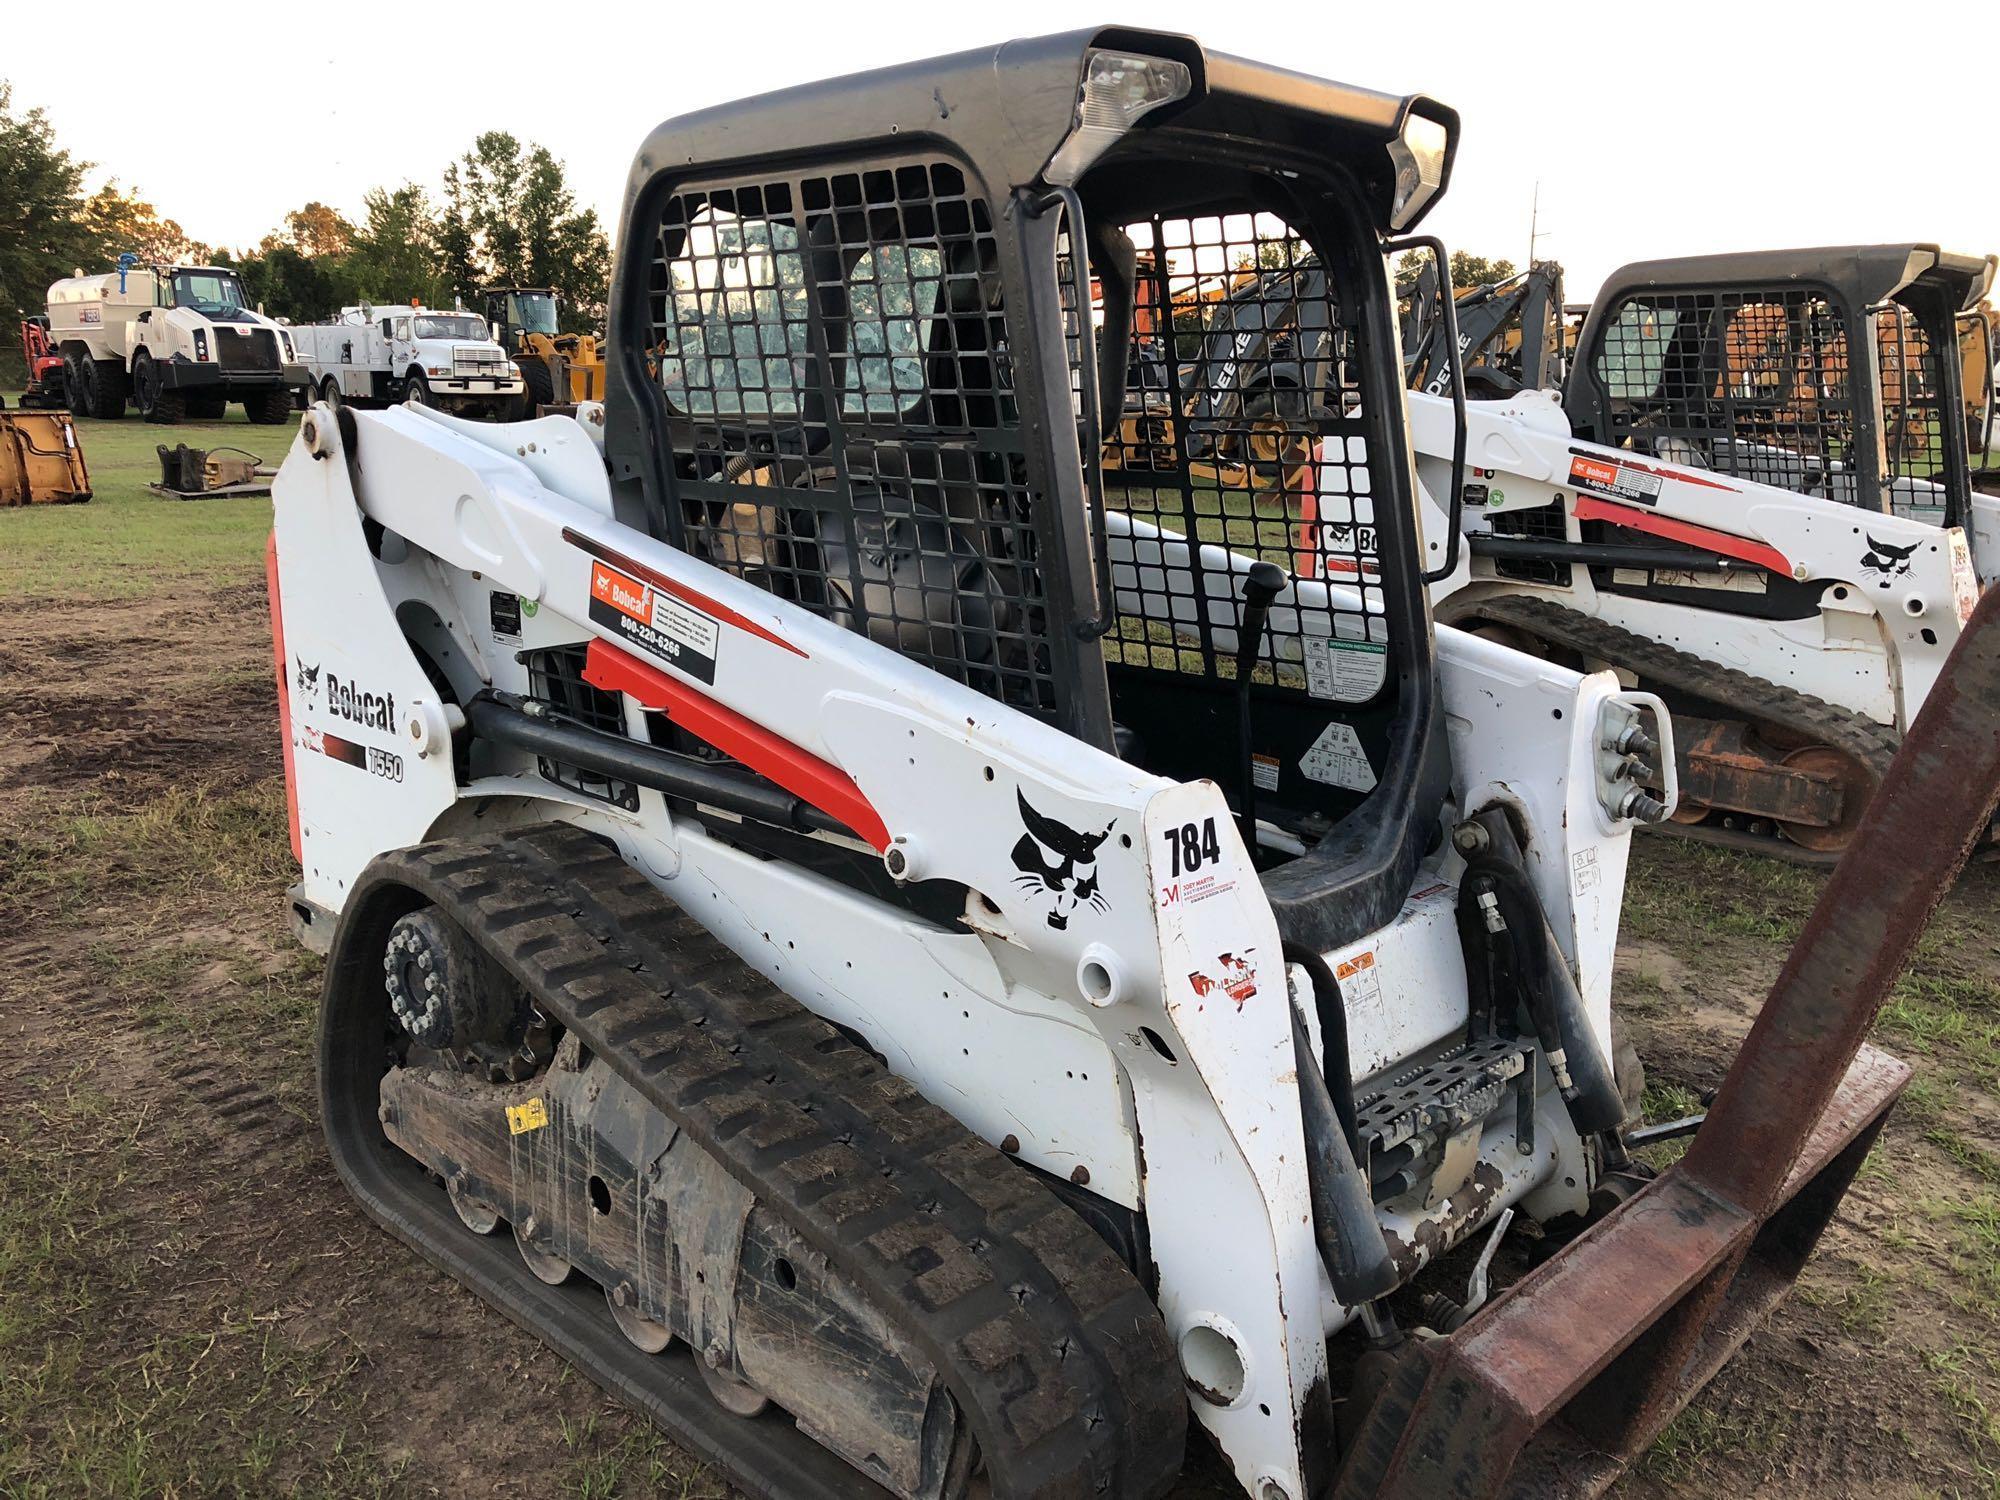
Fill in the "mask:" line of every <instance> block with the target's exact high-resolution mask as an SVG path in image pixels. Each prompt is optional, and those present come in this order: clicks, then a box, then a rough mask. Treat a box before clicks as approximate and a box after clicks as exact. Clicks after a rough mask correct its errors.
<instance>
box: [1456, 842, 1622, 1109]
mask: <svg viewBox="0 0 2000 1500" xmlns="http://www.w3.org/2000/svg"><path fill="white" fill-rule="evenodd" d="M1511 843H1512V839H1511V836H1509V837H1508V839H1507V844H1509V845H1511ZM1458 927H1459V935H1460V938H1461V940H1462V941H1463V942H1464V944H1465V947H1466V955H1465V957H1466V972H1467V976H1468V979H1469V980H1470V982H1471V984H1472V987H1473V990H1474V995H1473V1000H1474V1004H1475V1009H1476V1008H1477V1007H1478V1005H1479V1004H1481V1003H1482V1002H1483V1003H1487V1004H1492V1003H1494V1002H1495V1001H1496V1000H1497V998H1498V997H1496V996H1493V995H1491V994H1486V995H1481V994H1480V993H1479V991H1480V989H1481V988H1482V987H1483V985H1484V984H1485V983H1486V982H1487V981H1486V969H1485V965H1484V964H1483V963H1481V962H1480V961H1479V960H1480V959H1481V958H1482V957H1483V955H1484V954H1486V953H1487V952H1489V951H1490V950H1491V949H1492V948H1494V947H1501V951H1502V955H1503V956H1504V957H1505V958H1506V959H1507V960H1509V962H1508V963H1507V965H1506V968H1507V969H1509V970H1511V972H1512V974H1513V976H1514V979H1515V982H1516V984H1517V985H1518V986H1519V988H1520V991H1521V995H1520V998H1521V1000H1522V1001H1523V1003H1525V1005H1526V1006H1527V1010H1528V1015H1529V1019H1530V1020H1531V1021H1532V1022H1533V1025H1534V1028H1535V1035H1536V1037H1537V1038H1538V1039H1539V1041H1540V1043H1541V1047H1542V1053H1543V1056H1544V1057H1545V1058H1547V1060H1548V1063H1549V1067H1550V1070H1551V1071H1552V1072H1553V1073H1554V1074H1555V1077H1556V1083H1557V1086H1558V1087H1559V1088H1560V1090H1561V1092H1562V1098H1563V1104H1564V1105H1565V1106H1566V1107H1567V1109H1568V1110H1569V1116H1570V1120H1571V1122H1572V1123H1573V1124H1574V1125H1575V1126H1576V1128H1577V1133H1578V1134H1580V1135H1585V1136H1591V1135H1597V1134H1600V1133H1601V1132H1603V1131H1606V1130H1611V1129H1614V1128H1615V1127H1616V1126H1617V1125H1618V1124H1619V1122H1620V1121H1622V1120H1623V1119H1624V1118H1625V1102H1624V1100H1623V1099H1622V1098H1621V1097H1620V1096H1619V1093H1618V1085H1617V1083H1616V1082H1615V1081H1614V1079H1613V1078H1612V1075H1611V1069H1610V1066H1609V1064H1608V1063H1607V1062H1606V1061H1605V1058H1604V1053H1603V1052H1602V1051H1601V1050H1600V1049H1599V1047H1598V1045H1597V1037H1596V1033H1595V1032H1593V1031H1592V1030H1591V1027H1590V1021H1589V1018H1588V1017H1587V1016H1586V1015H1585V1014H1584V1009H1583V997H1582V996H1581V995H1579V994H1578V993H1577V989H1576V981H1575V980H1574V979H1573V978H1572V977H1571V975H1570V972H1569V964H1568V962H1567V960H1566V959H1565V958H1564V957H1563V953H1562V950H1561V948H1560V947H1558V946H1557V944H1556V937H1555V933H1554V931H1553V930H1552V929H1551V928H1550V926H1549V919H1548V914H1547V913H1546V912H1545V911H1544V910H1543V908H1542V900H1541V897H1540V896H1539V895H1538V894H1537V893H1536V891H1535V887H1534V882H1533V881H1531V880H1530V879H1529V878H1528V873H1527V871H1526V870H1525V869H1523V868H1522V866H1521V864H1520V862H1519V858H1518V855H1517V854H1514V853H1513V851H1512V850H1511V849H1509V848H1507V847H1506V845H1503V844H1502V843H1501V841H1500V840H1499V839H1498V838H1496V839H1495V841H1494V844H1493V846H1492V847H1491V848H1489V849H1488V850H1487V851H1486V852H1484V853H1481V854H1478V855H1475V856H1474V857H1473V858H1472V859H1471V860H1469V861H1468V862H1467V864H1466V869H1465V878H1464V880H1463V881H1462V882H1461V883H1460V885H1459V894H1458ZM1502 945H1504V946H1502ZM1495 1014H1496V1017H1497V1016H1499V1015H1504V1014H1505V1012H1504V1009H1503V1008H1501V1007H1499V1006H1498V1005H1495Z"/></svg>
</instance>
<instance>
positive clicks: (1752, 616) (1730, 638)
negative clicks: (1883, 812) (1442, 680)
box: [1410, 391, 1980, 862]
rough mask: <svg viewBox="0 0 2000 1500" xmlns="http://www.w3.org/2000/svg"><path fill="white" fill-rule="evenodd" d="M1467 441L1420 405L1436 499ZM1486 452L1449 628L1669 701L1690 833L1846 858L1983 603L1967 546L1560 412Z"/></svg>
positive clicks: (1421, 450) (1493, 419)
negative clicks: (1623, 439) (1588, 431)
mask: <svg viewBox="0 0 2000 1500" xmlns="http://www.w3.org/2000/svg"><path fill="white" fill-rule="evenodd" d="M1454 425H1455V423H1454V415H1453V408H1452V404H1451V403H1450V402H1449V401H1446V400H1442V399H1440V398H1438V397H1433V396H1425V395H1421V394H1418V393H1414V392H1413V393H1412V394H1411V396H1410V430H1411V435H1412V439H1413V441H1414V442H1415V444H1416V448H1417V454H1418V471H1419V473H1420V474H1421V475H1422V476H1423V482H1424V488H1425V492H1426V497H1427V500H1428V499H1429V497H1436V496H1444V495H1449V494H1450V493H1451V464H1452V457H1453V454H1454V449H1455V444H1456V441H1457V438H1456V436H1455V433H1454ZM1464 432H1465V439H1464V443H1465V447H1464V465H1465V481H1464V488H1463V491H1462V495H1463V500H1464V505H1463V508H1462V522H1463V541H1464V546H1463V548H1462V555H1461V556H1460V557H1459V558H1458V559H1457V560H1456V561H1457V565H1456V567H1455V568H1454V569H1453V571H1452V573H1451V574H1450V575H1449V576H1448V577H1446V578H1444V579H1442V580H1440V581H1439V582H1438V583H1437V584H1436V585H1435V586H1434V589H1433V598H1434V599H1435V601H1436V609H1437V613H1438V617H1439V619H1441V620H1449V621H1452V622H1454V623H1456V624H1460V625H1463V626H1465V627H1467V628H1470V629H1477V630H1480V631H1482V632H1483V633H1486V634H1489V635H1491V636H1492V637H1494V638H1496V639H1499V640H1503V641H1506V642H1507V643H1509V644H1512V645H1515V646H1518V647H1521V648H1522V649H1526V650H1532V651H1535V652H1537V653H1539V654H1544V655H1553V656H1554V658H1555V659H1557V660H1563V661H1568V662H1570V663H1571V664H1573V665H1577V666H1582V667H1585V668H1587V669H1595V668H1602V667H1609V668H1612V669H1614V670H1616V671H1617V672H1618V673H1619V675H1620V677H1621V678H1622V679H1623V680H1625V681H1626V682H1628V683H1631V684H1633V685H1635V686H1639V687H1643V688H1646V689H1649V690H1651V691H1654V692H1657V693H1659V694H1661V695H1662V696H1663V697H1664V698H1665V699H1666V700H1667V702H1668V703H1669V704H1670V705H1671V706H1672V709H1673V712H1674V716H1675V731H1674V733H1675V740H1676V743H1677V745H1678V748H1679V752H1680V766H1679V770H1680V800H1679V803H1678V805H1677V807H1676V808H1675V810H1674V813H1673V819H1674V824H1675V826H1677V827H1678V829H1679V830H1680V831H1682V832H1686V833H1690V834H1693V835H1695V836H1697V837H1701V838H1704V839H1708V840H1711V841H1718V842H1725V843H1731V844H1735V845H1738V846H1741V847H1748V848H1752V849H1757V850H1760V851H1763V852H1767V853H1773V854H1779V855H1783V856H1785V857H1788V858H1794V859H1800V860H1804V861H1807V862H1824V861H1831V860H1833V859H1837V858H1838V857H1839V856H1840V853H1841V851H1842V850H1844V849H1846V848H1847V847H1848V845H1849V844H1850V843H1851V842H1852V841H1853V838H1854V834H1855V830H1856V829H1857V828H1858V827H1859V826H1860V820H1861V814H1862V811H1863V809H1865V808H1866V806H1867V804H1868V800H1869V798H1870V797H1872V796H1873V795H1874V792H1875V788H1876V787H1877V786H1878V785H1879V784H1880V781H1881V778H1882V776H1883V774H1884V773H1885V772H1886V770H1887V769H1888V765H1889V761H1890V759H1891V758H1892V757H1893V756H1894V754H1895V752H1896V746H1897V744H1898V743H1899V741H1900V739H1901V737H1902V735H1903V734H1904V733H1905V732H1907V730H1908V728H1909V726H1910V724H1911V723H1912V722H1913V721H1914V720H1915V719H1916V716H1917V714H1918V712H1919V711H1920V710H1921V709H1922V707H1923V705H1924V702H1925V700H1926V698H1927V697H1928V696H1929V694H1930V692H1931V690H1932V688H1933V687H1934V686H1935V685H1936V683H1937V681H1938V674H1939V673H1940V672H1941V671H1942V670H1943V667H1944V663H1945V659H1946V657H1947V656H1949V654H1950V652H1951V649H1952V647H1953V646H1954V645H1955V644H1956V643H1957V641H1958V637H1959V633H1960V632H1961V631H1962V630H1963V629H1964V626H1965V622H1966V621H1967V620H1968V619H1970V618H1971V615H1972V610H1973V606H1974V604H1975V603H1977V601H1978V598H1979V592H1980V588H1979V579H1978V577H1977V575H1976V573H1975V572H1974V568H1973V562H1972V556H1971V552H1970V549H1969V547H1968V546H1967V542H1966V536H1965V532H1964V530H1963V529H1962V528H1960V527H1957V526H1937V525H1932V524H1930V523H1929V522H1925V521H1919V520H1914V519H1910V518H1907V517H1903V516H1896V515H1889V514H1883V513H1880V512H1872V513H1871V512H1865V511H1862V510H1860V509H1858V508H1857V507H1855V506H1852V505H1845V504H1842V503H1840V502H1838V501H1834V500H1829V499H1824V498H1821V497H1818V496H1813V495H1804V494H1800V493H1798V492H1797V491H1794V490H1790V489H1785V488H1781V487H1779V486H1776V485H1770V484H1763V483H1760V482H1758V481H1757V480H1754V479H1749V478H1746V477H1744V476H1742V475H1738V474H1727V473H1719V472H1717V471H1715V470H1713V469H1708V468H1696V467H1692V466H1689V465H1686V464H1678V463H1670V462H1667V461H1665V460H1663V459H1659V458H1655V457H1653V456H1651V455H1642V454H1637V453H1633V452H1631V451H1629V450H1625V449H1619V448H1608V447H1604V446H1601V445H1599V444H1595V443H1590V442H1586V441H1584V440H1582V439H1580V438H1577V437H1576V436H1574V435H1573V433H1572V432H1571V427H1570V418H1569V416H1568V415H1567V414H1566V413H1565V412H1564V410H1563V408H1562V406H1561V404H1560V402H1559V401H1558V399H1557V397H1556V394H1555V393H1554V392H1552V391H1524V392H1520V393H1518V394H1516V395H1514V396H1511V397H1508V398H1507V399H1505V400H1502V401H1480V402H1471V403H1468V404H1467V405H1466V407H1465V428H1464ZM1425 509H1426V515H1427V533H1428V536H1429V538H1430V542H1429V545H1430V546H1431V548H1432V549H1433V550H1437V551H1441V550H1443V549H1444V548H1446V547H1447V546H1450V545H1453V544H1455V543H1456V541H1457V540H1458V539H1457V537H1455V536H1454V535H1453V534H1452V531H1453V526H1454V524H1455V521H1456V520H1457V519H1459V518H1448V517H1447V516H1445V515H1444V514H1443V513H1442V510H1441V508H1440V507H1439V506H1438V505H1437V504H1436V503H1435V502H1432V503H1428V504H1427V505H1426V507H1425Z"/></svg>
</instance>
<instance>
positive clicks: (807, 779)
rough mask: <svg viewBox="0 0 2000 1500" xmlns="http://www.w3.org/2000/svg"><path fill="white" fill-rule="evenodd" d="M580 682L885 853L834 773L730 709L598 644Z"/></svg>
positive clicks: (863, 801)
mask: <svg viewBox="0 0 2000 1500" xmlns="http://www.w3.org/2000/svg"><path fill="white" fill-rule="evenodd" d="M583 680H584V681H585V682H588V683H589V684H590V685H591V686H592V687H596V688H602V689H603V690H604V691H605V692H607V693H630V694H631V695H632V696H633V697H634V698H636V699H638V700H639V701H640V702H641V703H643V704H644V705H645V706H646V707H648V708H651V709H657V710H658V711H659V712H661V713H664V714H665V715H667V717H668V718H670V719H672V720H673V721H674V722H675V723H676V724H678V725H680V726H681V728H683V729H685V730H686V731H687V732H688V733H689V734H692V735H694V736H695V737H696V738H697V739H700V740H702V741H704V742H706V743H708V744H710V745H713V746H714V747H715V748H716V749H718V750H720V751H721V752H722V753H723V754H724V755H728V756H732V757H734V758H735V759H736V760H739V761H741V762H742V763H743V764H744V765H746V766H748V767H750V769H751V770H753V771H755V772H757V773H758V774H759V775H760V776H764V777H766V778H768V779H769V780H771V781H775V782H776V783H777V784H778V785H779V786H781V787H783V788H784V789H785V790H786V791H788V792H790V793H791V794H792V795H793V796H794V797H798V798H801V799H802V800H804V801H806V802H810V803H811V804H812V805H813V806H814V807H816V808H818V809H819V810H820V811H821V812H823V813H825V814H826V815H827V816H828V817H831V818H838V819H839V820H840V821H841V822H843V823H845V824H846V825H847V826H848V827H849V828H852V829H853V830H854V831H855V833H856V834H858V835H859V836H860V837H861V839H862V840H863V841H864V842H865V843H868V844H870V845H872V846H873V847H874V848H875V849H876V850H877V851H882V850H886V849H887V848H888V847H889V826H888V825H887V824H886V823H884V822H883V821H882V815H881V814H880V813H878V812H877V811H875V806H874V804H873V803H871V802H870V801H869V800H868V799H867V797H865V796H863V795H862V792H861V788H860V787H858V786H856V785H855V784H854V778H853V777H851V776H849V775H848V774H847V773H846V772H845V771H843V770H841V769H840V767H839V766H836V765H834V764H833V763H832V762H831V761H825V760H821V759H820V758H819V757H818V756H817V755H814V754H813V753H812V752H811V751H810V750H802V749H800V748H799V747H798V746H797V745H794V744H793V743H792V742H791V741H790V740H788V739H784V738H782V737H780V736H778V735H775V734H773V733H772V732H771V731H770V730H768V729H766V728H765V727H764V726H763V725H762V724H759V723H757V722H756V721H755V720H753V719H747V718H745V717H744V716H743V715H742V714H739V713H738V712H736V710H735V709H733V708H728V707H725V706H724V705H722V704H720V703H717V702H716V701H715V700H714V699H713V698H710V697H707V696H705V695H704V694H702V693H698V692H696V691H695V690H694V689H693V688H691V687H689V686H688V685H687V684H686V683H684V682H678V681H676V680H675V679H674V678H672V677H669V676H668V675H667V674H666V673H665V672H662V671H660V670H659V669H658V668H657V667H650V666H648V665H646V663H644V662H642V661H640V660H639V659H638V658H637V657H635V656H633V655H631V654H630V653H628V652H624V651H620V650H619V649H618V648H617V647H616V646H613V645H610V644H608V643H607V642H605V641H592V642H591V643H590V651H589V653H588V656H587V657H586V659H585V661H584V667H583Z"/></svg>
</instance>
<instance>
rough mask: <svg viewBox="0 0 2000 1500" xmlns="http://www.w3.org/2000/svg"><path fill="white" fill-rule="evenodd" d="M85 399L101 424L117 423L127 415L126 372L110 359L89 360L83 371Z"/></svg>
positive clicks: (85, 363)
mask: <svg viewBox="0 0 2000 1500" xmlns="http://www.w3.org/2000/svg"><path fill="white" fill-rule="evenodd" d="M82 380H83V394H84V399H85V400H86V401H88V402H89V403H90V414H91V415H92V416H93V417H95V418H97V420H98V421H100V422H116V421H117V420H118V419H119V418H120V417H122V416H124V415H125V372H124V371H123V370H121V369H119V368H118V365H117V364H116V362H114V361H112V360H108V359H87V360H85V361H84V362H83V371H82Z"/></svg>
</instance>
